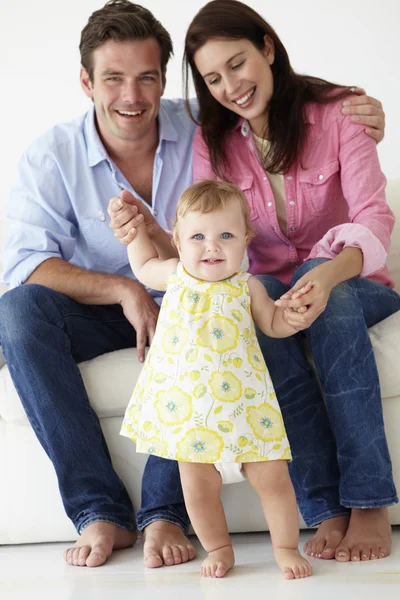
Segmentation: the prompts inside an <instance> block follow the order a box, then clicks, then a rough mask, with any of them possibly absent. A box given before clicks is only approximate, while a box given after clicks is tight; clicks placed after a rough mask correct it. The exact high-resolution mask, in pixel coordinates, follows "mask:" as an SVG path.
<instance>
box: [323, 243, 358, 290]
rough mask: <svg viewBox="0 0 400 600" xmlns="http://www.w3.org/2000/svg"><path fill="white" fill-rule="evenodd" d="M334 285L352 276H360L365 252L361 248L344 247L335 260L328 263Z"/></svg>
mask: <svg viewBox="0 0 400 600" xmlns="http://www.w3.org/2000/svg"><path fill="white" fill-rule="evenodd" d="M327 265H328V269H329V270H330V278H331V280H332V282H333V285H332V287H334V286H335V285H337V284H338V283H342V281H347V280H348V279H351V278H352V277H358V275H360V273H361V271H362V268H363V253H362V251H361V250H360V248H356V247H348V248H344V249H343V250H342V251H341V252H340V253H339V254H338V255H337V256H336V257H335V258H334V259H333V260H331V261H329V263H327Z"/></svg>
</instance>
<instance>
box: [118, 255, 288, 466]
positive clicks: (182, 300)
mask: <svg viewBox="0 0 400 600" xmlns="http://www.w3.org/2000/svg"><path fill="white" fill-rule="evenodd" d="M249 277H250V275H249V274H248V273H245V272H243V271H241V272H239V273H236V274H235V275H234V276H233V277H231V278H230V279H229V280H226V281H219V282H215V283H210V282H206V281H200V280H197V279H194V278H193V277H191V276H190V275H189V274H188V273H187V272H186V271H185V269H184V267H183V265H182V264H181V263H179V264H178V267H177V270H176V272H175V273H174V274H173V275H172V277H171V278H170V281H169V283H168V288H167V291H166V294H165V296H164V298H163V303H162V306H161V310H160V315H159V319H158V324H157V330H156V333H155V336H154V340H153V343H152V346H151V349H150V351H149V353H148V355H147V358H146V362H145V365H144V367H143V369H142V372H141V374H140V376H139V379H138V382H137V384H136V387H135V390H134V392H133V395H132V398H131V400H130V402H129V405H128V407H127V410H126V413H125V418H124V421H123V424H122V429H121V434H122V435H124V436H127V437H129V438H130V439H132V440H134V441H136V447H137V451H138V452H143V453H146V454H154V455H156V456H160V457H163V458H168V459H172V460H180V461H187V462H200V463H217V462H224V463H235V462H236V463H243V462H259V461H268V460H291V454H290V447H289V442H288V440H287V437H286V432H285V427H284V424H283V420H282V415H281V412H280V409H279V405H278V402H277V399H276V395H275V391H274V388H273V385H272V382H271V379H270V377H269V373H268V369H267V366H266V364H265V361H264V358H263V355H262V353H261V350H260V347H259V344H258V341H257V337H256V333H255V327H254V323H253V320H252V317H251V307H250V293H249V287H248V279H249Z"/></svg>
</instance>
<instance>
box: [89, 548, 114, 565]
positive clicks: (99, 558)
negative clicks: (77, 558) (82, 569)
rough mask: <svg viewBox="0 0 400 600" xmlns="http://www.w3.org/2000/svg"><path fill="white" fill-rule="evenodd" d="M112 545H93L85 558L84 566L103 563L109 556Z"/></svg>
mask: <svg viewBox="0 0 400 600" xmlns="http://www.w3.org/2000/svg"><path fill="white" fill-rule="evenodd" d="M111 551H112V547H110V548H107V547H106V546H103V545H101V544H98V545H97V544H96V545H95V546H93V548H92V550H91V552H90V554H89V555H88V557H87V559H86V566H88V567H99V566H100V565H103V564H104V563H105V562H106V560H107V558H108V557H109V556H110V554H111Z"/></svg>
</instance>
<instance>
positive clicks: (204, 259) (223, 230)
mask: <svg viewBox="0 0 400 600" xmlns="http://www.w3.org/2000/svg"><path fill="white" fill-rule="evenodd" d="M178 236H179V255H180V259H181V261H182V263H183V266H184V267H185V269H186V271H187V272H188V273H189V274H190V275H192V277H195V278H196V279H201V280H203V281H222V280H223V279H228V278H229V277H231V276H232V275H234V274H235V273H236V272H237V271H238V270H239V269H240V265H241V263H242V260H243V257H244V253H245V250H246V246H247V242H246V226H245V223H244V219H243V215H242V211H241V209H240V204H239V201H238V200H236V199H235V198H233V199H232V201H231V202H229V203H228V204H227V205H226V206H225V208H224V209H222V210H218V211H214V212H210V213H206V214H201V213H200V212H197V211H191V212H188V213H187V214H186V215H185V216H184V217H182V218H181V219H180V220H179V226H178Z"/></svg>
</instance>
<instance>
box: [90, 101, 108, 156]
mask: <svg viewBox="0 0 400 600" xmlns="http://www.w3.org/2000/svg"><path fill="white" fill-rule="evenodd" d="M85 137H86V147H87V154H88V161H89V167H95V166H96V165H98V164H99V163H100V162H101V161H102V160H110V157H109V156H108V154H107V150H106V149H105V148H104V146H103V142H102V141H101V139H100V136H99V134H98V132H97V128H96V121H95V112H94V104H93V105H92V106H91V107H90V109H89V110H88V112H87V114H86V119H85Z"/></svg>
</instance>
